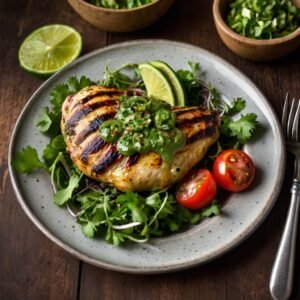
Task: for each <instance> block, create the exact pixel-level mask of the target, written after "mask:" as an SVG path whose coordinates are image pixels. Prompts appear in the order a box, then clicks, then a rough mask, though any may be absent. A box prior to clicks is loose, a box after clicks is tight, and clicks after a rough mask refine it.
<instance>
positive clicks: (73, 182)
mask: <svg viewBox="0 0 300 300" xmlns="http://www.w3.org/2000/svg"><path fill="white" fill-rule="evenodd" d="M80 179H81V176H79V175H77V174H73V175H72V176H71V177H70V180H69V184H68V186H67V187H66V188H65V189H61V190H59V191H58V192H57V193H56V194H55V195H54V203H55V204H57V205H59V206H61V205H63V204H65V203H67V202H68V201H69V200H70V199H71V197H72V194H73V192H74V190H75V189H76V188H77V187H78V185H79V182H80Z"/></svg>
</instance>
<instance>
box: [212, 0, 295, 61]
mask: <svg viewBox="0 0 300 300" xmlns="http://www.w3.org/2000/svg"><path fill="white" fill-rule="evenodd" d="M229 2H230V1H229V0H214V4H213V16H214V21H215V25H216V28H217V31H218V34H219V36H220V37H221V39H222V41H223V42H224V44H225V45H226V46H227V47H228V48H229V49H231V50H232V51H233V52H235V53H236V54H238V55H240V56H242V57H244V58H247V59H251V60H256V61H270V60H274V59H277V58H280V57H283V56H285V55H286V54H288V53H290V52H292V51H293V50H295V49H296V48H297V47H299V46H300V28H298V29H297V30H295V31H294V32H292V33H290V34H289V35H287V36H285V37H282V38H275V39H272V40H256V39H252V38H248V37H244V36H242V35H239V34H238V33H236V32H234V31H233V30H232V29H231V28H230V27H229V26H228V25H227V24H226V22H225V19H226V13H227V12H228V5H229Z"/></svg>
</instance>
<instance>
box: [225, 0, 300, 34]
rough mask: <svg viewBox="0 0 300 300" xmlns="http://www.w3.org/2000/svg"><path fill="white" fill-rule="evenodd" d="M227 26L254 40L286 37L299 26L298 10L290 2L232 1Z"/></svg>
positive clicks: (299, 15) (279, 0) (286, 0)
mask: <svg viewBox="0 0 300 300" xmlns="http://www.w3.org/2000/svg"><path fill="white" fill-rule="evenodd" d="M229 6H230V10H229V13H228V15H227V23H228V25H229V26H230V27H231V28H232V29H233V30H234V31H235V32H237V33H239V34H241V35H244V36H247V37H250V38H254V39H274V38H279V37H283V36H286V35H288V34H290V33H292V32H293V31H295V30H296V29H297V28H298V27H299V26H300V9H299V8H298V7H297V6H296V5H295V4H294V3H293V1H292V0H232V1H231V2H230V4H229Z"/></svg>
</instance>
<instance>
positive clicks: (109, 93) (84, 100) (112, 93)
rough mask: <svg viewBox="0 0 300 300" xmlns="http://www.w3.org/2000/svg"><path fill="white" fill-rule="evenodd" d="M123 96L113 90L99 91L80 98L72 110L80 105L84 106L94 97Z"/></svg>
mask: <svg viewBox="0 0 300 300" xmlns="http://www.w3.org/2000/svg"><path fill="white" fill-rule="evenodd" d="M87 91H88V90H87ZM123 94H124V92H123V91H121V90H115V89H107V90H106V89H105V90H101V91H98V92H97V93H95V94H93V95H87V96H86V97H84V98H82V99H81V100H80V101H78V102H77V103H75V104H74V106H73V109H74V108H75V107H77V106H78V105H80V104H86V103H87V102H89V101H90V100H92V99H94V98H96V97H101V96H107V97H110V98H113V97H114V96H121V95H123Z"/></svg>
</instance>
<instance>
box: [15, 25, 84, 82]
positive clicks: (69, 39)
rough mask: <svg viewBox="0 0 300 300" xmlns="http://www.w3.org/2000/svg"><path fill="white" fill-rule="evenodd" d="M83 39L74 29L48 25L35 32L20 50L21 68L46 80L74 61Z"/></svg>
mask: <svg viewBox="0 0 300 300" xmlns="http://www.w3.org/2000/svg"><path fill="white" fill-rule="evenodd" d="M81 48H82V39H81V36H80V34H79V33H78V32H77V31H76V30H75V29H73V28H72V27H69V26H66V25H59V24H55V25H46V26H44V27H41V28H38V29H36V30H35V31H33V32H32V33H31V34H30V35H29V36H28V37H27V38H26V39H25V40H24V41H23V43H22V44H21V46H20V48H19V53H18V56H19V63H20V66H21V67H22V68H23V69H24V70H25V71H27V72H29V73H30V74H33V75H36V76H38V77H42V78H46V77H49V76H50V75H52V74H53V73H55V72H56V71H58V70H59V69H61V68H62V67H64V66H65V65H67V64H69V63H70V62H72V61H74V60H75V59H76V58H77V57H78V56H79V54H80V52H81Z"/></svg>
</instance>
